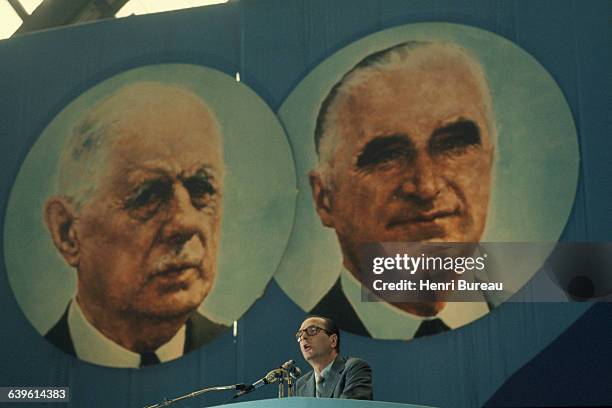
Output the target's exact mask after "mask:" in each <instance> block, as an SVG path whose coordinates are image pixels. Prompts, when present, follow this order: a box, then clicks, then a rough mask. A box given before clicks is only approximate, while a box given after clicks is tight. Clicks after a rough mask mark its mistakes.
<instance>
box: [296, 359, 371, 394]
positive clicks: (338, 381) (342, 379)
mask: <svg viewBox="0 0 612 408" xmlns="http://www.w3.org/2000/svg"><path fill="white" fill-rule="evenodd" d="M320 393H321V398H348V399H363V400H371V399H373V398H374V396H373V391H372V369H371V368H370V365H369V364H368V363H367V362H365V361H364V360H362V359H360V358H355V357H347V358H344V357H340V356H338V357H336V359H335V360H334V363H333V364H332V366H331V370H330V371H329V373H328V376H327V378H326V379H325V381H324V382H323V383H322V388H321V390H320ZM295 395H296V396H298V397H314V396H315V375H314V371H309V372H308V373H306V374H304V375H303V376H302V377H300V378H298V380H297V381H296V383H295Z"/></svg>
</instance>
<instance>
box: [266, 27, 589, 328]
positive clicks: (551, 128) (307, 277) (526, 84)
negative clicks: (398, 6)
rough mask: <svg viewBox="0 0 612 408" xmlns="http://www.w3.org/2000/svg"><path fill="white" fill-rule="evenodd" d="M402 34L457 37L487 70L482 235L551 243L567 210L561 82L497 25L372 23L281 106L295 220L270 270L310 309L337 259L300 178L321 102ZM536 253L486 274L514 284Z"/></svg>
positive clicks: (537, 261)
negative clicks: (489, 163) (490, 174)
mask: <svg viewBox="0 0 612 408" xmlns="http://www.w3.org/2000/svg"><path fill="white" fill-rule="evenodd" d="M409 40H424V41H427V40H430V41H431V40H440V41H450V42H454V43H456V44H459V45H461V46H463V47H464V48H466V49H467V50H469V51H470V52H471V53H472V54H473V55H475V56H476V57H477V58H478V59H479V60H480V62H481V64H482V65H483V67H484V69H485V71H486V75H487V78H488V81H489V85H490V88H491V92H492V97H493V105H494V111H495V117H496V125H497V129H498V144H497V149H496V156H497V157H496V160H495V164H494V179H493V184H492V197H491V202H490V208H489V214H488V219H487V225H486V229H485V233H484V236H483V239H482V241H487V242H533V241H538V242H542V241H543V242H551V241H553V242H554V241H557V240H558V238H559V236H560V234H561V232H562V231H563V228H564V226H565V224H566V221H567V218H568V216H569V214H570V211H571V208H572V205H573V202H574V196H575V192H576V186H577V182H578V167H579V151H578V140H577V137H576V130H575V126H574V122H573V119H572V115H571V111H570V109H569V106H568V104H567V102H566V100H565V98H564V96H563V94H562V92H561V90H560V89H559V87H558V86H557V84H556V83H555V81H554V79H553V78H552V77H551V76H550V75H549V74H548V72H547V71H546V70H545V69H544V68H543V67H542V66H541V65H540V64H539V63H538V62H537V61H536V60H535V59H534V58H533V57H532V56H531V55H529V54H528V53H527V52H525V51H524V50H522V49H521V48H519V47H518V46H517V45H515V44H513V43H512V42H510V41H508V40H506V39H504V38H502V37H500V36H498V35H496V34H493V33H491V32H488V31H485V30H481V29H476V28H472V27H468V26H463V25H457V24H448V23H419V24H410V25H404V26H400V27H396V28H392V29H388V30H384V31H380V32H378V33H375V34H372V35H370V36H368V37H365V38H364V39H362V40H359V41H357V42H354V43H352V44H351V45H349V46H347V47H345V48H343V49H342V50H340V51H338V52H337V53H335V54H334V55H332V56H331V57H329V58H328V59H326V60H325V61H324V62H323V63H321V64H320V65H319V66H317V67H316V68H315V69H314V70H313V71H312V72H311V73H310V74H308V76H307V77H306V78H304V80H302V81H301V82H300V83H299V85H298V86H297V87H296V88H295V89H294V91H293V92H292V93H291V94H290V95H289V97H288V98H287V99H286V100H285V102H284V103H283V105H282V106H281V108H280V109H279V113H278V114H279V117H280V120H281V122H282V123H283V125H284V126H285V130H286V131H287V136H288V137H289V141H290V143H291V146H292V148H293V151H294V159H295V162H296V171H297V175H298V190H299V193H298V198H297V207H296V219H295V226H294V229H293V232H292V235H291V238H290V241H289V244H288V247H287V252H286V254H285V256H284V257H283V259H282V261H281V265H280V266H279V269H278V271H277V273H276V274H275V279H276V281H277V282H278V284H279V285H280V286H281V288H282V289H283V290H284V291H285V292H286V293H287V294H288V295H289V296H290V297H291V298H292V299H293V300H294V301H295V302H296V303H297V304H298V305H299V306H300V307H301V308H302V309H304V310H310V309H311V308H312V307H313V306H314V305H315V304H316V303H317V302H318V300H319V299H320V298H321V296H323V294H325V293H326V292H327V291H328V290H329V288H330V287H331V286H332V285H333V284H334V282H335V281H336V279H337V278H338V275H339V273H340V270H341V263H342V259H341V252H340V248H339V245H338V243H337V239H336V236H335V233H334V232H333V230H330V229H328V228H324V227H323V226H322V225H321V223H320V220H319V218H318V216H317V214H316V212H315V210H314V207H313V203H312V199H311V190H310V185H309V182H308V177H307V173H308V171H309V170H310V169H312V168H314V166H315V165H316V153H315V149H314V136H313V135H314V126H315V122H316V115H317V113H318V109H319V106H320V104H321V102H322V100H323V98H324V97H325V95H326V94H327V92H328V91H329V89H330V88H331V87H332V86H333V85H334V84H335V83H336V82H337V81H338V80H339V79H340V78H341V76H342V75H343V74H344V73H345V72H347V71H348V70H349V69H350V68H352V67H353V66H354V65H355V64H356V63H357V62H359V61H360V60H361V59H362V58H364V57H365V56H367V55H369V54H371V53H373V52H375V51H379V50H382V49H384V48H387V47H390V46H392V45H395V44H398V43H401V42H404V41H409ZM500 257H502V258H501V259H500ZM543 260H544V259H542V258H541V257H535V258H531V259H522V260H521V264H520V266H519V267H517V263H516V262H517V260H516V259H503V254H500V255H498V256H497V261H498V263H499V264H501V265H508V266H510V265H512V266H513V267H511V268H508V269H506V271H508V273H507V274H505V275H504V276H496V277H493V278H496V279H502V280H503V281H504V282H505V284H506V287H508V288H509V289H510V291H512V292H513V291H516V290H518V289H519V288H521V287H522V286H523V285H524V284H525V283H526V282H527V281H528V280H529V279H530V278H531V277H532V276H533V274H534V273H535V272H536V271H537V269H538V268H539V267H540V266H541V264H542V262H543ZM297 271H299V273H298V272H297ZM380 324H385V322H384V321H381V322H380Z"/></svg>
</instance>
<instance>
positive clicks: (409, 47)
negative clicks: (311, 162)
mask: <svg viewBox="0 0 612 408" xmlns="http://www.w3.org/2000/svg"><path fill="white" fill-rule="evenodd" d="M437 55H443V56H450V57H453V58H456V59H457V60H459V61H461V62H462V63H464V64H465V66H467V68H468V70H469V71H470V73H471V74H472V76H473V78H474V79H475V80H476V84H477V86H478V88H479V90H480V94H481V102H482V107H483V109H484V113H485V118H486V120H487V127H488V131H489V135H490V139H491V143H492V144H493V146H495V145H496V144H497V129H496V127H495V121H494V113H493V103H492V98H491V93H490V90H489V85H488V81H487V79H486V75H485V72H484V69H483V68H482V66H481V65H480V63H479V62H478V60H477V59H476V57H474V56H473V55H471V54H470V53H469V52H468V51H467V50H465V49H464V48H462V47H460V46H459V45H457V44H453V43H448V42H439V41H409V42H404V43H401V44H397V45H394V46H392V47H389V48H386V49H384V50H381V51H377V52H375V53H373V54H370V55H368V56H367V57H365V58H364V59H362V60H361V61H360V62H359V63H357V64H356V65H355V66H354V67H353V68H351V70H349V71H348V72H347V73H346V74H344V75H343V76H342V78H341V79H340V80H339V81H338V82H337V83H336V84H335V85H334V86H333V87H332V88H331V90H330V92H329V93H328V94H327V96H326V97H325V99H324V100H323V102H322V103H321V107H320V109H319V113H318V115H317V121H316V128H315V148H316V152H317V155H318V157H319V160H318V165H317V170H318V172H319V174H320V175H321V177H322V181H323V183H324V185H326V186H330V182H331V180H330V174H331V167H332V160H333V157H334V154H335V152H336V149H337V147H338V145H339V144H340V140H341V135H340V134H339V131H338V127H337V122H338V120H337V119H338V117H337V116H338V105H339V103H338V101H339V100H340V99H342V98H341V96H346V95H348V94H349V93H350V92H351V90H352V89H353V88H354V87H356V86H358V85H361V84H362V83H363V82H365V81H366V80H368V79H370V78H371V77H372V76H373V75H377V74H380V73H381V72H388V71H393V70H397V69H405V68H407V67H411V66H415V67H416V66H419V65H421V66H422V65H423V64H427V62H426V61H424V59H425V58H428V57H431V56H437Z"/></svg>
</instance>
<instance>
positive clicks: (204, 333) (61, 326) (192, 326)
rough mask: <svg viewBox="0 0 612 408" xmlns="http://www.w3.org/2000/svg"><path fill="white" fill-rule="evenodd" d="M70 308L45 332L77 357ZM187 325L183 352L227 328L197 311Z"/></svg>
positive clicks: (52, 341) (59, 346) (58, 344)
mask: <svg viewBox="0 0 612 408" xmlns="http://www.w3.org/2000/svg"><path fill="white" fill-rule="evenodd" d="M69 309H70V305H68V307H67V308H66V311H65V312H64V314H63V315H62V317H61V318H60V319H59V320H58V322H57V323H55V325H54V326H53V327H52V328H51V329H50V330H49V331H48V332H47V333H46V334H45V339H47V340H48V341H49V342H51V343H52V344H53V345H54V346H56V347H57V348H59V349H60V350H62V351H64V352H65V353H67V354H70V355H71V356H74V357H77V355H76V351H75V350H74V343H73V341H72V337H71V336H70V329H69V328H68V310H69ZM185 326H186V327H185V329H186V332H185V347H184V348H183V354H186V353H189V352H190V351H193V350H195V349H197V348H199V347H200V346H202V345H204V344H206V343H209V342H210V341H212V340H213V339H215V338H216V337H217V336H218V335H219V334H220V333H221V332H222V331H223V330H225V329H227V326H224V325H222V324H218V323H214V322H212V321H210V320H208V319H207V318H206V317H204V316H202V315H201V314H199V313H197V312H196V313H193V314H192V315H191V316H190V317H189V319H187V322H186V324H185Z"/></svg>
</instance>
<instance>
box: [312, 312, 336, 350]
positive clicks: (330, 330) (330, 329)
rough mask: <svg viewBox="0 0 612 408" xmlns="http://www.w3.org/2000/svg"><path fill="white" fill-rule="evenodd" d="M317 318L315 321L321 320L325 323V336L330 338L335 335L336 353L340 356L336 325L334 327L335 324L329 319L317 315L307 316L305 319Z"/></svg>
mask: <svg viewBox="0 0 612 408" xmlns="http://www.w3.org/2000/svg"><path fill="white" fill-rule="evenodd" d="M313 317H314V318H317V319H321V320H323V321H324V322H325V324H324V326H325V327H323V328H324V329H325V331H326V332H327V334H329V335H330V336H331V335H332V334H335V335H336V339H337V340H336V352H337V353H338V354H340V330H339V329H338V325H336V322H334V321H333V320H332V319H330V318H329V317H325V316H319V315H309V316H308V317H306V319H304V320H307V319H310V318H313Z"/></svg>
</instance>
